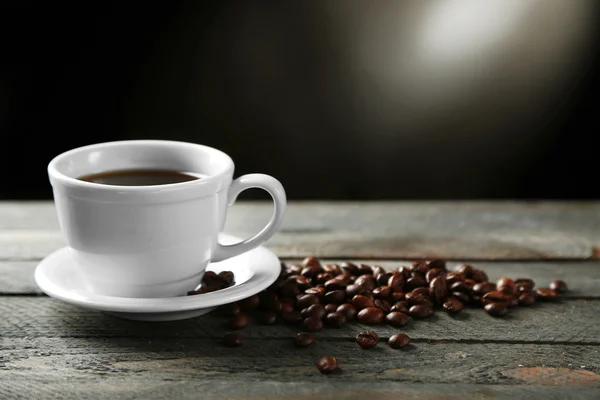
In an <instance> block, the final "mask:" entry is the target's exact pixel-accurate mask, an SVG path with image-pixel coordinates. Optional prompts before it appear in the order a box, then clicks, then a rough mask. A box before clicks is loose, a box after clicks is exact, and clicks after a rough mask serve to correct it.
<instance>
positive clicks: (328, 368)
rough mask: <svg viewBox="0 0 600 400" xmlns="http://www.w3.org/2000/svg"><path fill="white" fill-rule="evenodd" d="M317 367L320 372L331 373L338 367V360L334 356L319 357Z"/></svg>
mask: <svg viewBox="0 0 600 400" xmlns="http://www.w3.org/2000/svg"><path fill="white" fill-rule="evenodd" d="M317 369H318V370H319V371H320V372H321V373H322V374H331V373H332V372H334V371H335V370H337V369H338V361H337V359H336V358H335V357H321V359H319V361H318V362H317Z"/></svg>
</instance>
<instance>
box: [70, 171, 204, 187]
mask: <svg viewBox="0 0 600 400" xmlns="http://www.w3.org/2000/svg"><path fill="white" fill-rule="evenodd" d="M78 179H79V180H82V181H86V182H93V183H100V184H104V185H117V186H153V185H167V184H170V183H181V182H189V181H195V180H197V179H201V177H200V176H195V175H192V174H190V173H186V172H180V171H174V170H168V169H123V170H116V171H106V172H100V173H97V174H90V175H84V176H81V177H79V178H78Z"/></svg>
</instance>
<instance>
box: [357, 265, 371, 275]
mask: <svg viewBox="0 0 600 400" xmlns="http://www.w3.org/2000/svg"><path fill="white" fill-rule="evenodd" d="M358 274H359V275H373V268H372V267H371V266H370V265H367V264H360V265H359V266H358Z"/></svg>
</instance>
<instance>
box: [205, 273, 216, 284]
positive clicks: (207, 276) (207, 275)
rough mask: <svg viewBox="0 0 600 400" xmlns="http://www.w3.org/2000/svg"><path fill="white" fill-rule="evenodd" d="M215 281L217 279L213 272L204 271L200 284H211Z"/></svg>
mask: <svg viewBox="0 0 600 400" xmlns="http://www.w3.org/2000/svg"><path fill="white" fill-rule="evenodd" d="M216 279H219V278H218V277H217V273H216V272H214V271H205V272H204V275H203V276H202V282H207V283H208V282H211V281H214V280H216Z"/></svg>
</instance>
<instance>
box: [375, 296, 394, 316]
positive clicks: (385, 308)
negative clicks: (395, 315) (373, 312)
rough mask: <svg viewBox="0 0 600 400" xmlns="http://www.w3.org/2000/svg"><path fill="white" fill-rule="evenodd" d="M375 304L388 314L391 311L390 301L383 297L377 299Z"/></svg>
mask: <svg viewBox="0 0 600 400" xmlns="http://www.w3.org/2000/svg"><path fill="white" fill-rule="evenodd" d="M373 305H375V307H377V308H379V309H381V311H383V312H384V313H386V314H387V313H389V312H390V308H391V307H392V305H391V304H390V302H389V301H387V300H383V299H375V301H374V302H373Z"/></svg>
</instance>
